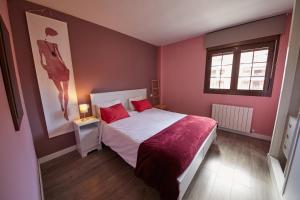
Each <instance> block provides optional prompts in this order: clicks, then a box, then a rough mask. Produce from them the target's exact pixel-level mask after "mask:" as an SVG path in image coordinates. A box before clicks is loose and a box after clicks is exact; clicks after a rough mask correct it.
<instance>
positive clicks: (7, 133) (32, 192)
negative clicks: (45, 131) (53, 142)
mask: <svg viewBox="0 0 300 200" xmlns="http://www.w3.org/2000/svg"><path fill="white" fill-rule="evenodd" d="M0 14H1V16H2V18H3V20H4V22H5V24H6V26H7V28H8V29H9V32H10V34H11V30H10V21H9V17H8V11H7V1H6V0H0ZM11 41H12V40H11ZM12 48H13V47H12ZM13 51H14V50H13ZM14 62H15V66H16V61H15V54H14ZM16 68H17V67H16ZM16 70H17V69H16ZM0 73H1V71H0ZM18 79H19V77H18ZM18 81H19V80H18ZM22 96H23V95H22ZM22 103H23V108H25V107H24V102H22ZM0 110H1V115H0V123H1V125H0V163H1V164H0V199H3V200H5V199H7V200H8V199H9V200H19V199H24V200H37V199H41V197H40V191H39V187H40V186H39V177H38V166H37V158H36V154H35V151H34V146H33V141H32V135H31V130H30V127H29V122H28V118H27V114H26V111H25V114H24V117H23V121H22V124H21V130H20V131H19V132H15V130H14V126H13V122H12V119H11V115H10V110H9V107H8V102H7V98H6V93H5V88H4V84H3V77H2V73H1V75H0Z"/></svg>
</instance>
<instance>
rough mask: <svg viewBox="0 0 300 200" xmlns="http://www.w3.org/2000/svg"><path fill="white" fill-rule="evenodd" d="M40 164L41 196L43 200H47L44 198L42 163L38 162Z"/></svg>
mask: <svg viewBox="0 0 300 200" xmlns="http://www.w3.org/2000/svg"><path fill="white" fill-rule="evenodd" d="M37 164H38V173H39V181H40V194H41V200H44V199H45V196H44V187H43V179H42V171H41V165H40V161H39V160H38V161H37Z"/></svg>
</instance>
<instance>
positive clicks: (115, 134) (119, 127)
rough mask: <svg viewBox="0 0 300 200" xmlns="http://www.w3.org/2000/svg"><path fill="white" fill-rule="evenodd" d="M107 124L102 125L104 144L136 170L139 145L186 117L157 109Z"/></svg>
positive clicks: (132, 114)
mask: <svg viewBox="0 0 300 200" xmlns="http://www.w3.org/2000/svg"><path fill="white" fill-rule="evenodd" d="M130 115H131V116H130V117H128V118H125V119H122V120H118V121H116V122H113V123H110V124H107V123H105V122H102V123H101V125H102V126H101V129H102V130H101V138H102V142H103V143H104V144H105V145H107V146H109V147H110V148H111V149H112V150H114V151H115V152H117V153H118V154H119V155H120V156H121V157H122V158H123V159H124V160H125V161H126V162H127V163H128V164H130V165H131V166H132V167H134V168H135V166H136V160H137V153H138V148H139V145H140V144H141V143H142V142H143V141H145V140H147V139H148V138H150V137H151V136H153V135H155V134H156V133H159V132H160V131H161V130H163V129H165V128H167V127H169V126H170V125H171V124H173V123H175V122H177V121H178V120H180V119H182V118H183V117H185V116H186V115H184V114H179V113H174V112H169V111H164V110H160V109H156V108H152V109H148V110H145V111H143V112H141V113H137V112H135V113H130Z"/></svg>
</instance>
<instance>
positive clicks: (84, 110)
mask: <svg viewBox="0 0 300 200" xmlns="http://www.w3.org/2000/svg"><path fill="white" fill-rule="evenodd" d="M89 107H90V105H89V104H79V112H80V113H81V114H83V118H82V119H81V120H82V121H84V120H85V114H86V113H88V112H89Z"/></svg>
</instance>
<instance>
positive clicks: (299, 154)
mask: <svg viewBox="0 0 300 200" xmlns="http://www.w3.org/2000/svg"><path fill="white" fill-rule="evenodd" d="M299 87H300V85H299ZM299 89H300V88H299ZM298 121H299V123H300V118H299V119H298ZM298 125H299V126H300V124H298ZM298 134H300V127H298ZM299 189H300V141H299V139H298V142H297V144H296V150H295V154H294V157H293V160H292V163H291V170H290V173H289V176H288V179H287V184H286V189H285V192H284V195H283V197H284V199H285V200H299V199H300V190H299Z"/></svg>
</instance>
